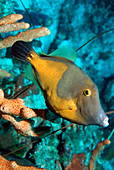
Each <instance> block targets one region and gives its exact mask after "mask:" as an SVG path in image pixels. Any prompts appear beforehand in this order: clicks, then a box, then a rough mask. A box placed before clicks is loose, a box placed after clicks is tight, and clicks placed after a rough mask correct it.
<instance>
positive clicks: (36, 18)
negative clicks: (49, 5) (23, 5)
mask: <svg viewBox="0 0 114 170" xmlns="http://www.w3.org/2000/svg"><path fill="white" fill-rule="evenodd" d="M27 11H28V10H27ZM15 12H16V14H22V15H23V18H22V19H21V20H20V21H18V22H26V23H29V24H30V25H31V24H33V25H34V26H49V24H51V22H52V21H51V18H50V17H49V16H48V15H46V14H43V13H40V12H39V13H38V12H29V14H28V12H26V11H24V10H20V9H15Z"/></svg>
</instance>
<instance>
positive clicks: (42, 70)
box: [11, 41, 109, 127]
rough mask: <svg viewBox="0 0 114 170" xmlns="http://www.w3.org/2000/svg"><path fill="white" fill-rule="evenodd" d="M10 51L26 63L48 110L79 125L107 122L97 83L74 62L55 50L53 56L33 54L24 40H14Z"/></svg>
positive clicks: (104, 125)
mask: <svg viewBox="0 0 114 170" xmlns="http://www.w3.org/2000/svg"><path fill="white" fill-rule="evenodd" d="M11 51H12V54H13V56H14V57H16V58H18V59H20V60H22V61H25V62H28V63H30V65H31V71H32V74H31V75H32V76H33V77H34V79H35V83H37V84H38V85H39V87H40V89H41V90H42V92H43V95H44V98H45V103H46V106H47V107H48V109H49V110H50V111H51V112H52V113H54V114H55V115H57V116H58V117H61V118H63V119H66V120H68V121H70V122H73V123H76V124H80V125H99V126H102V127H107V126H108V125H109V122H108V120H109V118H108V117H107V115H106V114H105V112H104V111H103V109H102V106H101V104H100V99H99V93H98V88H97V86H96V85H95V84H94V82H93V81H92V80H91V78H90V77H89V76H88V75H87V74H86V73H85V72H84V71H83V70H82V69H81V68H80V67H78V66H76V64H75V63H74V61H72V60H70V59H67V57H66V58H65V57H62V56H56V53H53V54H54V56H53V55H47V54H44V53H38V54H37V53H36V52H35V51H34V49H33V48H32V46H31V45H30V44H29V43H27V42H24V41H16V42H15V43H14V44H13V46H12V48H11ZM59 55H60V53H59ZM33 77H32V79H33Z"/></svg>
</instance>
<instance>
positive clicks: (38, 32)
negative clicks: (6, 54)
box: [0, 14, 50, 49]
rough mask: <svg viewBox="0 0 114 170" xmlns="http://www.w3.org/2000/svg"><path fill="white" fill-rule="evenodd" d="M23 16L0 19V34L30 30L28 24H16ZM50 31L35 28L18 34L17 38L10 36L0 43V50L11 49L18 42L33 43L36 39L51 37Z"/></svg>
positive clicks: (14, 15)
mask: <svg viewBox="0 0 114 170" xmlns="http://www.w3.org/2000/svg"><path fill="white" fill-rule="evenodd" d="M22 18H23V16H22V15H21V14H11V15H8V16H6V17H3V18H1V19H0V25H1V26H0V33H6V32H9V31H17V30H21V29H27V28H29V26H30V25H29V24H28V23H23V22H20V23H15V22H16V21H17V20H19V19H22ZM49 34H50V31H49V29H48V28H46V27H41V28H35V29H31V30H26V31H24V32H20V33H18V34H17V35H16V36H9V37H7V38H5V39H3V40H2V41H0V49H3V48H7V47H11V46H12V45H13V43H14V42H16V41H18V40H24V41H32V40H33V39H35V38H39V37H43V36H46V35H49Z"/></svg>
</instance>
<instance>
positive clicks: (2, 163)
mask: <svg viewBox="0 0 114 170" xmlns="http://www.w3.org/2000/svg"><path fill="white" fill-rule="evenodd" d="M0 169H14V170H18V169H19V170H26V169H27V170H46V169H40V168H36V167H33V166H21V165H18V164H17V163H16V162H15V161H8V160H7V159H5V158H4V157H2V156H1V155H0Z"/></svg>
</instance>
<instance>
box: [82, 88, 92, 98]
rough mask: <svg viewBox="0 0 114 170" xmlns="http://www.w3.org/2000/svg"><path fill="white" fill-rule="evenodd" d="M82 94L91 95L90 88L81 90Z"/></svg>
mask: <svg viewBox="0 0 114 170" xmlns="http://www.w3.org/2000/svg"><path fill="white" fill-rule="evenodd" d="M83 94H84V96H90V95H91V90H89V89H86V90H84V91H83Z"/></svg>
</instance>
